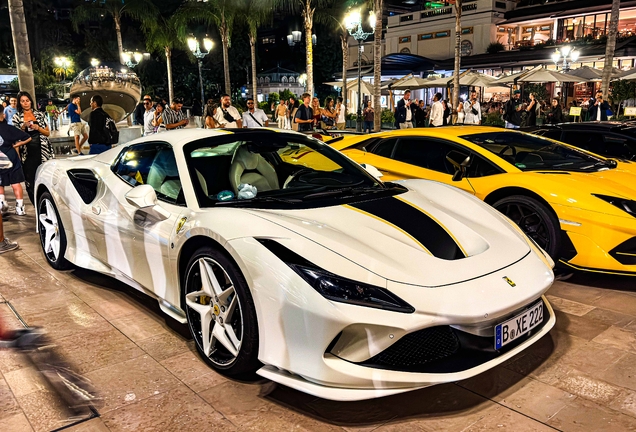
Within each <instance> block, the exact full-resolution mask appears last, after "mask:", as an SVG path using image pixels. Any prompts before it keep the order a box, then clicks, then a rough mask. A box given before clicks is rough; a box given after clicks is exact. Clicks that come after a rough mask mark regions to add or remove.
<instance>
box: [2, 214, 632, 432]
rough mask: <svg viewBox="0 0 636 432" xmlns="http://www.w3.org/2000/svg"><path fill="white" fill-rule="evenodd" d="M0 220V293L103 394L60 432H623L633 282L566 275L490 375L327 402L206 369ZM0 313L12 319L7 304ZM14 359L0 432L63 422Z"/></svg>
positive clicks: (95, 280)
mask: <svg viewBox="0 0 636 432" xmlns="http://www.w3.org/2000/svg"><path fill="white" fill-rule="evenodd" d="M27 213H28V215H27V216H26V217H20V218H19V217H17V216H11V217H10V218H9V220H8V221H7V222H6V224H5V230H6V232H7V235H8V236H9V237H10V238H11V239H15V240H18V241H19V242H20V246H21V249H20V250H19V251H17V252H15V253H8V254H5V255H2V256H0V295H1V296H2V297H3V299H5V300H6V301H8V302H10V303H11V305H12V306H13V307H14V308H15V309H16V310H17V311H18V312H19V314H20V315H21V316H22V317H23V318H24V320H25V321H26V322H27V323H28V325H31V326H42V327H44V328H45V329H46V330H47V331H48V332H49V334H50V335H51V336H52V338H53V339H54V340H55V341H56V343H57V344H58V346H59V348H60V350H61V352H62V353H63V354H64V355H65V356H66V358H67V359H68V360H69V361H71V362H72V363H73V364H74V365H75V366H76V368H77V370H78V371H79V372H81V373H82V374H84V375H85V376H86V377H88V378H90V379H91V380H92V381H93V383H94V384H95V385H96V386H97V388H98V389H99V390H100V392H101V394H102V395H103V397H104V406H103V407H101V408H100V409H99V413H100V417H99V418H95V419H93V420H90V421H89V422H86V423H82V424H79V425H77V426H74V427H72V428H70V429H67V430H70V431H109V430H110V431H140V430H148V431H197V432H198V431H202V430H213V431H225V430H228V431H239V430H240V431H243V430H258V431H283V430H290V431H291V430H294V431H342V430H347V431H354V430H355V431H365V432H366V431H378V432H380V431H384V432H388V431H433V430H437V431H439V430H449V431H462V430H466V431H492V430H497V431H516V432H519V431H549V430H565V431H595V430H596V431H612V432H619V431H627V430H634V429H636V295H635V293H634V289H633V281H632V279H621V278H612V277H599V276H595V275H591V276H587V275H584V276H582V277H581V276H579V277H576V278H574V279H573V280H572V281H571V282H557V283H556V284H555V285H554V286H553V287H552V288H551V289H550V291H549V293H548V294H549V299H550V300H551V301H552V305H553V306H554V307H555V308H556V309H557V311H558V312H557V313H558V316H557V320H558V321H557V326H556V328H555V329H553V330H552V332H551V333H550V334H549V335H548V336H546V337H544V338H543V339H542V340H541V341H539V342H538V343H536V344H535V345H534V346H533V347H531V348H530V349H528V350H527V351H526V352H524V353H522V354H521V355H519V356H517V357H516V358H514V359H513V360H511V361H508V362H507V363H506V364H504V365H503V366H500V367H497V368H495V369H494V370H492V371H490V372H488V373H485V374H483V375H480V376H477V377H475V378H473V379H469V380H466V381H462V382H459V383H456V384H445V385H440V386H435V387H430V388H427V389H423V390H419V391H415V392H410V393H405V394H401V395H397V396H392V397H387V398H382V399H376V400H371V401H362V402H349V403H345V402H332V401H327V400H324V399H320V398H316V397H313V396H310V395H306V394H303V393H300V392H297V391H295V390H291V389H289V388H286V387H284V386H280V385H276V384H274V383H272V382H269V381H267V380H260V381H255V382H238V381H234V380H229V379H227V378H225V377H223V376H221V375H219V374H217V373H215V372H213V371H212V370H211V369H209V368H208V367H207V366H206V365H205V364H204V363H203V362H202V361H201V359H200V358H199V356H198V355H197V354H196V352H195V349H194V346H193V342H192V341H191V340H190V339H189V338H187V337H184V336H182V335H183V334H186V335H187V329H186V328H185V327H184V326H179V325H177V324H175V323H173V322H172V323H170V325H168V324H167V322H166V320H169V318H166V317H165V316H164V315H163V314H162V313H161V312H160V311H159V308H158V306H157V303H156V302H155V301H153V300H152V299H150V298H148V297H146V296H144V295H143V294H140V293H138V292H136V291H135V290H132V289H130V288H127V287H126V286H124V285H123V284H121V283H119V282H117V281H115V280H113V279H111V278H108V277H105V276H101V275H99V274H96V273H93V272H90V271H85V270H79V269H78V270H72V271H66V272H58V271H55V270H53V269H52V268H51V267H49V266H48V265H47V263H46V261H45V260H44V257H43V255H42V253H41V251H40V246H39V239H38V236H37V234H36V233H35V232H34V228H33V227H34V224H35V218H34V209H33V207H32V206H30V205H29V206H28V207H27ZM0 314H2V315H3V316H7V317H8V318H9V319H10V320H11V321H9V322H10V323H11V324H12V325H14V326H16V327H18V326H19V322H18V321H17V320H15V319H13V317H12V316H11V314H10V313H9V312H8V309H7V308H6V307H4V308H2V307H0ZM68 416H69V413H68V412H67V411H66V410H65V408H64V407H63V406H61V405H60V403H59V401H58V400H57V398H56V396H55V394H54V393H52V391H51V389H49V388H48V387H47V386H46V385H45V383H44V382H43V381H42V380H41V378H40V377H38V375H37V374H36V373H35V371H34V369H33V367H32V366H31V365H30V364H29V363H28V361H27V360H26V359H25V358H24V357H23V356H22V355H20V354H16V353H13V352H10V351H0V431H31V430H35V431H47V430H51V429H55V428H59V427H62V426H65V425H68V424H71V422H73V421H74V419H69V418H68Z"/></svg>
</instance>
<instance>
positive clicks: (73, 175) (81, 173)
mask: <svg viewBox="0 0 636 432" xmlns="http://www.w3.org/2000/svg"><path fill="white" fill-rule="evenodd" d="M67 174H68V177H69V178H70V179H71V183H73V186H75V190H76V191H77V193H78V194H79V196H80V197H81V198H82V201H84V203H86V204H90V203H92V202H93V201H94V200H95V197H96V196H97V184H98V182H99V181H98V180H97V177H96V176H95V173H94V172H93V171H91V170H89V169H84V168H78V169H72V170H69V171H67Z"/></svg>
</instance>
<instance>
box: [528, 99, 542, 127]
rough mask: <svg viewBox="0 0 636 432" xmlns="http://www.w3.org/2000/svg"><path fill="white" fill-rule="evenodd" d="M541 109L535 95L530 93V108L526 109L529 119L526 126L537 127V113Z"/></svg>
mask: <svg viewBox="0 0 636 432" xmlns="http://www.w3.org/2000/svg"><path fill="white" fill-rule="evenodd" d="M538 109H539V102H537V99H536V98H535V97H534V93H530V102H529V103H528V107H527V108H526V112H527V113H528V117H527V118H526V126H536V125H537V111H538Z"/></svg>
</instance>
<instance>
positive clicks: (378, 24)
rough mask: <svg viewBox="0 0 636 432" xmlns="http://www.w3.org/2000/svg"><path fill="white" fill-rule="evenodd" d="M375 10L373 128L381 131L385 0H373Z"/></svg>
mask: <svg viewBox="0 0 636 432" xmlns="http://www.w3.org/2000/svg"><path fill="white" fill-rule="evenodd" d="M373 11H374V12H375V33H374V39H373V106H374V107H375V116H374V118H373V130H374V131H375V132H379V131H380V129H381V128H382V109H381V107H382V95H381V91H382V90H381V80H382V14H383V11H384V0H373Z"/></svg>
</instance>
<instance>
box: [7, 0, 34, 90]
mask: <svg viewBox="0 0 636 432" xmlns="http://www.w3.org/2000/svg"><path fill="white" fill-rule="evenodd" d="M9 18H10V19H11V34H12V36H13V49H14V51H15V66H16V68H17V69H18V83H19V85H20V90H22V91H27V92H29V94H30V95H31V97H33V98H35V82H34V81H33V65H32V64H31V51H30V49H29V34H28V32H27V26H26V20H25V17H24V6H23V4H22V0H9Z"/></svg>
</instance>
